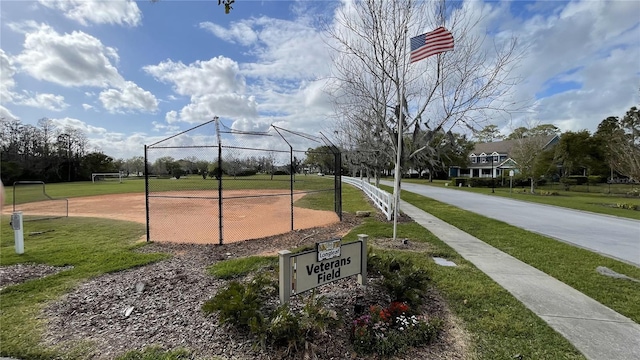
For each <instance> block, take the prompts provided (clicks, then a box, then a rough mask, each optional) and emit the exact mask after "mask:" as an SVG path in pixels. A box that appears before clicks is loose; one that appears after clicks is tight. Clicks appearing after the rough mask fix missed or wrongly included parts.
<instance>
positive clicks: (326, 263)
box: [278, 235, 368, 303]
mask: <svg viewBox="0 0 640 360" xmlns="http://www.w3.org/2000/svg"><path fill="white" fill-rule="evenodd" d="M367 238H368V236H367V235H358V241H354V242H351V243H347V244H341V240H340V239H332V240H329V241H325V242H321V243H317V244H316V249H315V250H311V251H306V252H302V253H298V254H292V253H291V252H290V251H288V250H282V251H280V252H278V254H279V263H280V269H279V270H280V273H279V281H280V286H279V287H280V302H281V303H286V302H288V301H289V298H290V297H291V296H292V295H297V294H300V293H303V292H305V291H309V290H311V289H314V288H316V287H318V286H321V285H324V284H328V283H330V282H333V281H336V280H340V279H344V278H346V277H349V276H353V275H358V283H360V284H361V285H365V284H366V278H367Z"/></svg>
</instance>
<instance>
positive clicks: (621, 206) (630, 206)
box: [616, 203, 638, 210]
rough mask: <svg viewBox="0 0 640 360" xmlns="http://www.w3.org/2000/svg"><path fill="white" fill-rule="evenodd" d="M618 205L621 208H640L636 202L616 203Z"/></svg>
mask: <svg viewBox="0 0 640 360" xmlns="http://www.w3.org/2000/svg"><path fill="white" fill-rule="evenodd" d="M616 206H617V207H619V208H620V209H626V210H638V205H636V204H626V203H618V204H616Z"/></svg>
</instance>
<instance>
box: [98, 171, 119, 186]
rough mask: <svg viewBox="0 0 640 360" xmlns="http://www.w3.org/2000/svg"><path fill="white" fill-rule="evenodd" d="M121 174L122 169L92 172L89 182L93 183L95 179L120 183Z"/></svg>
mask: <svg viewBox="0 0 640 360" xmlns="http://www.w3.org/2000/svg"><path fill="white" fill-rule="evenodd" d="M122 175H123V174H122V171H120V172H117V173H92V174H91V182H94V183H95V182H96V181H117V182H119V183H121V182H122Z"/></svg>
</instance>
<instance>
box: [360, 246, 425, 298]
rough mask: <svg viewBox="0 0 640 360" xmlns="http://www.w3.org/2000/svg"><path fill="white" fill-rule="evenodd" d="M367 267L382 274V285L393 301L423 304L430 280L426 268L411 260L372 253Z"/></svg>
mask: <svg viewBox="0 0 640 360" xmlns="http://www.w3.org/2000/svg"><path fill="white" fill-rule="evenodd" d="M367 268H368V270H367V271H370V272H372V273H378V274H380V275H381V276H382V287H383V288H384V289H385V290H386V291H387V292H388V293H389V296H391V300H392V301H399V302H405V303H407V304H408V305H409V306H411V307H415V306H419V305H422V304H423V302H424V294H425V291H426V289H427V287H428V285H429V280H430V279H429V276H428V274H427V272H426V270H424V269H422V268H420V267H418V266H415V265H413V263H412V262H411V261H409V260H406V259H402V258H398V257H395V256H393V255H387V254H370V255H369V257H368V260H367Z"/></svg>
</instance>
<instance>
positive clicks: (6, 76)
mask: <svg viewBox="0 0 640 360" xmlns="http://www.w3.org/2000/svg"><path fill="white" fill-rule="evenodd" d="M15 74H16V68H15V66H14V65H13V60H12V59H11V58H10V57H9V55H7V54H6V53H5V52H4V50H2V49H0V101H1V102H2V103H8V102H11V101H13V98H14V97H15V96H16V94H15V93H14V92H13V88H14V87H15V86H16V82H15V81H14V80H13V75H15Z"/></svg>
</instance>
